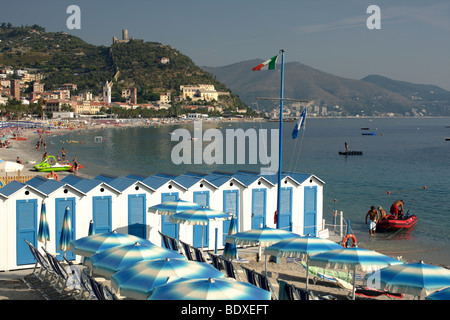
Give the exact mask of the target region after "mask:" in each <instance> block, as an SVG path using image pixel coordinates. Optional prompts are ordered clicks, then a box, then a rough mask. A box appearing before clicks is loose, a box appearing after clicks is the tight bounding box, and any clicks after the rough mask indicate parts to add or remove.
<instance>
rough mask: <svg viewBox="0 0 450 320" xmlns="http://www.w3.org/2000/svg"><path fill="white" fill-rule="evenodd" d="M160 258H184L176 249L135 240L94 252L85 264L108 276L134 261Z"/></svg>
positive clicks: (95, 271)
mask: <svg viewBox="0 0 450 320" xmlns="http://www.w3.org/2000/svg"><path fill="white" fill-rule="evenodd" d="M162 258H173V259H185V258H184V257H183V256H182V255H181V254H179V253H178V252H176V251H173V250H169V249H166V248H161V247H159V246H156V245H154V244H148V243H144V244H140V243H138V242H136V243H134V244H131V245H124V246H117V247H114V248H111V249H107V250H103V251H102V252H99V253H96V254H94V255H92V256H90V257H89V258H88V259H86V260H87V261H86V263H85V265H86V266H88V267H90V269H91V270H92V273H94V274H97V275H100V276H105V277H107V278H109V277H111V276H112V275H113V273H115V272H117V271H119V269H121V268H124V267H127V266H130V265H132V264H135V263H136V262H139V261H142V260H152V259H162Z"/></svg>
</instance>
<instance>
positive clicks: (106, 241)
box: [70, 231, 152, 257]
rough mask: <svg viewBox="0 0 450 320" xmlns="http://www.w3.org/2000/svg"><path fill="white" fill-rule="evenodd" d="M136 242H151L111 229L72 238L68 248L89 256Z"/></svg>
mask: <svg viewBox="0 0 450 320" xmlns="http://www.w3.org/2000/svg"><path fill="white" fill-rule="evenodd" d="M136 242H139V243H140V244H144V243H149V244H152V243H151V242H150V241H148V240H145V239H143V238H140V237H136V236H134V235H131V234H124V233H118V232H115V231H113V232H106V233H98V234H94V235H91V236H86V237H83V238H80V239H77V240H72V241H71V242H70V250H72V251H73V252H74V253H75V254H78V255H80V256H84V257H90V256H92V255H93V254H96V253H98V252H101V251H103V250H106V249H110V248H113V247H116V246H121V245H127V244H134V243H136Z"/></svg>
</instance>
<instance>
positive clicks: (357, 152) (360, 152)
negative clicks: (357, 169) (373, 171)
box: [339, 151, 363, 156]
mask: <svg viewBox="0 0 450 320" xmlns="http://www.w3.org/2000/svg"><path fill="white" fill-rule="evenodd" d="M339 154H341V155H345V156H362V155H363V152H362V151H339Z"/></svg>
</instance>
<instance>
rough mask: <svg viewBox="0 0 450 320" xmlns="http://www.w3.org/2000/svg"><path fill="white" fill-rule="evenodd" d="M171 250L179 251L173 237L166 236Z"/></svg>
mask: <svg viewBox="0 0 450 320" xmlns="http://www.w3.org/2000/svg"><path fill="white" fill-rule="evenodd" d="M166 237H167V239H168V240H169V244H170V246H171V248H172V250H173V251H176V252H179V246H178V241H177V239H175V238H172V237H169V236H166Z"/></svg>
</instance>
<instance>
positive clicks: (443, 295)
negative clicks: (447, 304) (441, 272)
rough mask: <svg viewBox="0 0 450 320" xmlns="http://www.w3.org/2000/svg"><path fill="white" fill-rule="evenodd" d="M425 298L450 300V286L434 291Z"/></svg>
mask: <svg viewBox="0 0 450 320" xmlns="http://www.w3.org/2000/svg"><path fill="white" fill-rule="evenodd" d="M425 300H450V287H447V288H444V289H442V290H439V291H435V292H433V293H432V294H430V295H429V296H427V297H426V298H425Z"/></svg>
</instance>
